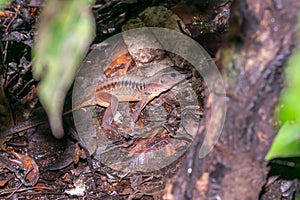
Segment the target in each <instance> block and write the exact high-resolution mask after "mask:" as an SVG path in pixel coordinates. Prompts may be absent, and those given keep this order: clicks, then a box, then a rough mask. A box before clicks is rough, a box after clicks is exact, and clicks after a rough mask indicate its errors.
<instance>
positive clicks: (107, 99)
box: [96, 92, 119, 132]
mask: <svg viewBox="0 0 300 200" xmlns="http://www.w3.org/2000/svg"><path fill="white" fill-rule="evenodd" d="M96 98H97V99H96V104H98V105H105V107H106V106H107V108H106V109H105V112H104V116H103V119H102V124H101V126H102V127H103V128H104V129H106V130H111V131H114V132H117V128H116V127H115V126H113V125H112V122H113V118H114V115H115V114H116V112H117V109H118V103H119V101H118V98H117V97H116V96H114V95H111V94H109V93H106V92H102V93H98V94H97V97H96Z"/></svg>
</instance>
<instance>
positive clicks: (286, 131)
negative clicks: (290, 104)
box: [266, 122, 300, 160]
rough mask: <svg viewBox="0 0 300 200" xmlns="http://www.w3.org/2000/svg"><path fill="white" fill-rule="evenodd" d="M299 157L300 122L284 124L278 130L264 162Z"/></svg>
mask: <svg viewBox="0 0 300 200" xmlns="http://www.w3.org/2000/svg"><path fill="white" fill-rule="evenodd" d="M296 156H300V122H286V123H284V125H283V126H282V127H281V128H280V130H279V132H278V134H277V136H276V138H275V139H274V141H273V144H272V146H271V148H270V150H269V152H268V154H267V155H266V160H271V159H273V158H278V157H285V158H286V157H296Z"/></svg>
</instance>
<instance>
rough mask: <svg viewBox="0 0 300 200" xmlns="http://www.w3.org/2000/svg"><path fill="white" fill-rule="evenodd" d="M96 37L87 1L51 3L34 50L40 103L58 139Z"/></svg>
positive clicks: (34, 72)
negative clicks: (65, 108) (69, 94)
mask: <svg viewBox="0 0 300 200" xmlns="http://www.w3.org/2000/svg"><path fill="white" fill-rule="evenodd" d="M93 36H94V21H93V17H92V14H91V12H90V10H89V7H88V4H87V1H78V0H64V1H63V0H51V1H48V4H47V5H46V7H45V10H43V13H42V16H41V20H40V24H39V27H38V36H37V38H36V43H35V46H34V48H33V55H34V58H33V75H34V77H35V78H36V79H41V81H40V83H39V93H38V95H39V100H40V102H41V103H42V105H43V106H44V108H45V110H46V112H47V114H48V118H49V122H50V126H51V129H52V133H53V135H54V136H55V137H56V138H61V137H62V136H63V135H64V133H63V125H62V111H63V104H64V99H65V95H66V92H67V90H68V89H69V87H70V85H71V84H72V82H73V80H74V78H75V74H76V70H77V67H78V66H79V63H80V62H81V61H82V59H83V57H84V54H85V53H86V51H87V48H88V46H89V44H90V43H91V41H92V39H93Z"/></svg>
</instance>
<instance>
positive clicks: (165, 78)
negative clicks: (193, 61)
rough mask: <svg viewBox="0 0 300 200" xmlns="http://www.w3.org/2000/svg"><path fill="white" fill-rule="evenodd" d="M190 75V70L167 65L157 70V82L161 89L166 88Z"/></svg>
mask: <svg viewBox="0 0 300 200" xmlns="http://www.w3.org/2000/svg"><path fill="white" fill-rule="evenodd" d="M191 75H192V72H191V71H190V70H186V69H182V68H179V67H177V66H172V67H167V68H165V69H162V70H160V71H159V72H157V74H156V77H157V83H158V84H159V85H160V87H161V89H162V90H168V89H170V88H171V87H173V86H175V85H176V84H178V83H180V82H181V81H183V80H185V79H187V78H189V77H190V76H191Z"/></svg>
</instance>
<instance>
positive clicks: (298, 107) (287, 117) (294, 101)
mask: <svg viewBox="0 0 300 200" xmlns="http://www.w3.org/2000/svg"><path fill="white" fill-rule="evenodd" d="M299 99H300V90H299V89H298V88H295V87H290V88H288V89H286V90H285V91H284V93H283V94H282V96H281V97H280V100H279V103H278V105H279V108H280V110H279V114H278V119H279V121H280V123H282V124H283V123H285V122H287V121H295V120H300V104H299Z"/></svg>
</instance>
